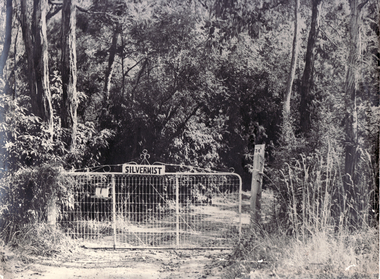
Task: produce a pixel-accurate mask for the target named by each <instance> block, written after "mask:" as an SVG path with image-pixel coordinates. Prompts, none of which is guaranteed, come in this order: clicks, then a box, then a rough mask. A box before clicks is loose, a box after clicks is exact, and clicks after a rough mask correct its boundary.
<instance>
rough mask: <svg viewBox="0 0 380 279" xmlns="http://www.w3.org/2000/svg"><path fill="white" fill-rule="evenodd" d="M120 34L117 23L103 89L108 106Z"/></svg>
mask: <svg viewBox="0 0 380 279" xmlns="http://www.w3.org/2000/svg"><path fill="white" fill-rule="evenodd" d="M119 34H120V24H119V23H116V26H115V30H114V33H113V36H112V42H111V47H110V49H109V57H108V67H107V69H106V73H105V83H104V88H103V94H104V103H105V104H107V103H108V101H109V98H110V89H111V77H112V72H113V68H114V62H115V56H116V48H117V38H118V37H119Z"/></svg>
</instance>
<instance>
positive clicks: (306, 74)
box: [299, 0, 322, 134]
mask: <svg viewBox="0 0 380 279" xmlns="http://www.w3.org/2000/svg"><path fill="white" fill-rule="evenodd" d="M311 2H312V12H311V24H310V32H309V38H308V41H307V49H306V58H305V69H304V71H303V75H302V80H301V88H300V95H301V102H300V108H299V112H300V126H301V132H302V133H303V134H307V133H308V132H309V131H310V123H311V115H310V112H311V109H310V106H311V101H312V96H311V87H312V84H313V71H314V57H315V51H314V47H315V41H316V39H317V37H318V33H319V16H320V10H321V6H322V0H311Z"/></svg>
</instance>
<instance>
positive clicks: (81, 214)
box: [60, 173, 242, 248]
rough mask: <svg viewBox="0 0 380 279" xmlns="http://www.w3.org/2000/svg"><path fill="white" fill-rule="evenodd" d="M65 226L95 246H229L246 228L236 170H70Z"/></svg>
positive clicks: (63, 218) (239, 179) (63, 222)
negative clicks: (159, 172)
mask: <svg viewBox="0 0 380 279" xmlns="http://www.w3.org/2000/svg"><path fill="white" fill-rule="evenodd" d="M67 175H70V176H72V177H73V179H74V180H75V183H74V184H75V187H74V191H73V193H72V197H71V198H70V200H71V202H70V203H69V204H67V205H65V206H63V207H62V209H61V217H60V218H61V219H60V224H61V227H62V228H63V229H64V230H65V231H66V233H67V234H68V235H71V236H72V237H74V238H77V239H81V240H83V241H84V242H85V243H86V244H87V245H89V246H90V245H91V246H92V247H118V248H119V247H120V248H134V247H135V248H137V247H145V248H170V247H171V248H228V247H231V245H232V244H233V243H232V241H233V239H236V238H237V237H238V236H239V233H240V231H241V188H242V184H241V178H240V176H239V175H237V174H235V173H166V174H164V175H152V174H149V175H146V174H126V173H68V174H67Z"/></svg>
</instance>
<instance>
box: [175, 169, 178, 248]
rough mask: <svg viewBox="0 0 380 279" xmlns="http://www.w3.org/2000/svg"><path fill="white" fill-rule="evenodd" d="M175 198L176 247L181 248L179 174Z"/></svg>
mask: <svg viewBox="0 0 380 279" xmlns="http://www.w3.org/2000/svg"><path fill="white" fill-rule="evenodd" d="M175 196H176V203H175V204H176V206H175V212H176V245H177V248H178V247H179V179H178V174H176V175H175Z"/></svg>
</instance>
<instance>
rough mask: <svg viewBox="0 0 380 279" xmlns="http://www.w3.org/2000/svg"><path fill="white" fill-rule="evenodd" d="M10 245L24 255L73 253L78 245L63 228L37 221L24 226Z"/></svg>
mask: <svg viewBox="0 0 380 279" xmlns="http://www.w3.org/2000/svg"><path fill="white" fill-rule="evenodd" d="M8 245H9V246H11V247H12V248H13V249H14V250H15V251H17V253H19V254H21V255H22V256H23V257H27V256H52V255H57V254H61V255H64V254H68V253H72V252H73V251H75V250H76V249H77V246H78V245H77V243H75V241H74V240H73V239H72V238H70V237H68V236H66V235H65V233H63V232H62V230H60V229H57V228H53V227H52V226H50V225H48V224H46V223H37V222H36V223H31V224H26V225H24V226H22V227H21V228H20V230H19V231H16V232H15V233H14V235H13V236H12V238H11V240H10V241H9V243H8Z"/></svg>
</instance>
